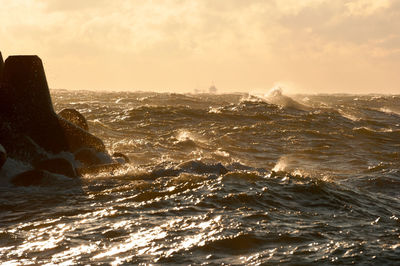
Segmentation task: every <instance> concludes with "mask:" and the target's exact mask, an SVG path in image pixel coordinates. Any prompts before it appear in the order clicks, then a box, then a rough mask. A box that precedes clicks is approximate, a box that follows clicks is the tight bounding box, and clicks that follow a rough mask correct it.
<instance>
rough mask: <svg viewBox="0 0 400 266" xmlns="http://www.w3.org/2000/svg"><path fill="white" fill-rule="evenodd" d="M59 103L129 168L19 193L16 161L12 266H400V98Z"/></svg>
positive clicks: (116, 97) (180, 97) (4, 206)
mask: <svg viewBox="0 0 400 266" xmlns="http://www.w3.org/2000/svg"><path fill="white" fill-rule="evenodd" d="M51 94H52V99H53V104H54V106H55V109H56V110H58V111H60V110H61V109H63V108H75V109H77V110H78V111H80V112H81V113H82V114H83V115H84V116H85V117H86V118H87V120H88V122H89V127H90V131H91V132H92V133H93V134H95V135H96V136H98V137H100V138H101V139H103V140H104V142H105V144H106V146H107V148H108V150H109V151H110V152H114V151H118V152H122V153H124V154H126V155H127V156H128V157H129V158H130V160H131V162H130V163H129V164H126V165H124V166H123V167H122V168H121V169H119V170H116V171H113V172H103V173H99V174H96V175H85V176H83V177H82V178H80V179H79V180H71V179H68V178H65V177H63V176H57V175H54V176H53V179H52V180H49V182H48V183H46V184H43V185H40V186H31V187H15V186H13V185H11V184H10V183H9V182H8V180H9V178H10V177H11V176H13V175H14V174H16V173H18V172H22V171H24V170H26V169H30V168H31V166H30V165H26V164H23V163H22V162H19V161H16V160H8V161H7V163H6V165H5V166H4V167H3V169H2V170H1V172H0V177H1V180H0V261H1V263H2V264H5V265H7V264H8V265H13V264H14V265H22V264H25V265H29V264H41V265H46V264H48V265H50V264H61V265H71V264H101V265H103V264H111V265H120V264H125V265H130V264H141V263H143V264H145V263H146V264H147V263H150V264H162V265H165V264H195V265H197V264H205V265H208V264H211V265H215V264H228V265H229V264H232V265H238V264H246V265H251V264H252V265H260V264H278V263H282V264H309V263H315V264H318V265H320V264H339V265H342V264H353V263H355V264H376V265H382V264H386V265H391V264H392V265H395V264H398V263H399V261H400V220H399V218H400V154H399V152H400V96H399V95H397V96H396V95H395V96H382V95H296V96H293V97H288V96H285V95H284V94H282V92H281V91H280V90H274V91H272V92H270V93H268V94H266V95H250V94H225V95H212V94H160V93H147V92H90V91H64V90H54V91H52V92H51ZM64 156H69V155H68V154H64Z"/></svg>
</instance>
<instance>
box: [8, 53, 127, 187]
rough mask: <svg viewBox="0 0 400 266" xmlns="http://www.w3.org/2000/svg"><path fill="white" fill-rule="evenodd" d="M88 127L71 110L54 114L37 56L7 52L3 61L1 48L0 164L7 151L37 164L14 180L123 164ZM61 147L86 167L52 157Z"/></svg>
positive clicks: (23, 182)
mask: <svg viewBox="0 0 400 266" xmlns="http://www.w3.org/2000/svg"><path fill="white" fill-rule="evenodd" d="M88 129H89V127H88V124H87V121H86V119H85V117H84V116H83V115H82V114H80V113H79V112H78V111H77V110H75V109H64V110H62V111H61V112H60V113H59V114H56V113H55V111H54V108H53V103H52V100H51V96H50V91H49V87H48V84H47V79H46V75H45V72H44V68H43V63H42V60H41V59H40V58H39V57H38V56H35V55H17V56H9V57H8V58H7V59H6V61H5V62H4V63H3V59H2V55H1V52H0V140H1V145H0V169H1V167H2V165H3V164H4V162H5V160H6V158H7V155H8V157H10V158H14V159H18V160H21V161H24V162H28V163H30V164H32V165H33V166H34V168H35V169H34V170H30V171H28V172H25V173H22V174H19V175H17V176H15V177H14V179H13V180H12V183H13V184H15V185H36V184H37V183H40V181H41V180H43V177H44V176H46V175H47V174H46V173H47V172H49V173H55V174H62V175H65V176H68V177H71V178H75V177H77V176H78V175H79V174H83V173H85V174H87V173H95V172H98V171H99V170H101V169H105V170H106V171H108V170H110V169H116V168H118V167H119V166H121V163H119V162H117V161H116V160H114V159H113V158H112V157H111V156H110V155H109V154H108V152H107V151H106V147H105V145H104V143H103V141H102V140H101V139H99V138H98V137H96V136H94V135H92V134H90V133H89V132H88ZM6 150H7V152H6ZM82 151H86V153H85V152H82ZM60 152H70V153H72V154H74V153H75V156H76V158H75V159H76V160H79V161H83V162H82V163H83V165H84V166H83V167H82V168H80V169H75V168H74V167H73V165H72V164H71V162H69V161H68V160H66V159H63V158H54V157H53V155H54V154H58V153H60ZM51 154H53V155H51ZM50 155H51V156H50ZM96 156H97V157H98V156H100V157H102V158H96ZM50 157H51V158H50ZM104 158H106V159H107V160H104ZM104 161H106V162H109V163H107V164H104Z"/></svg>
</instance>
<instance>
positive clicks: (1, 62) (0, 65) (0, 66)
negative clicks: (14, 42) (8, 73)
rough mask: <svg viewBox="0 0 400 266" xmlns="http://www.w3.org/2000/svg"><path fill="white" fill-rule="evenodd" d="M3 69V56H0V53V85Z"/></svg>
mask: <svg viewBox="0 0 400 266" xmlns="http://www.w3.org/2000/svg"><path fill="white" fill-rule="evenodd" d="M3 69H4V61H3V56H2V55H1V52H0V83H1V81H2V79H3Z"/></svg>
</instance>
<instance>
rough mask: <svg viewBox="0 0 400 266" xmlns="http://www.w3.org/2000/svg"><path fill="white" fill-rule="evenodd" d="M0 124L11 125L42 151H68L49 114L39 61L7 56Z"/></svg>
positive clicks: (0, 91)
mask: <svg viewBox="0 0 400 266" xmlns="http://www.w3.org/2000/svg"><path fill="white" fill-rule="evenodd" d="M0 112H1V113H2V115H3V117H2V119H1V121H0V122H4V120H8V121H11V122H12V127H13V128H14V130H15V131H16V132H18V133H20V134H23V135H26V136H29V137H30V138H31V139H32V140H33V141H34V142H35V143H37V144H38V145H39V146H41V147H43V148H44V149H45V150H47V151H50V152H54V153H58V152H61V151H67V150H69V147H68V142H67V139H66V136H65V134H64V130H63V128H62V127H61V126H60V123H59V119H58V116H57V115H56V113H55V112H54V110H53V104H52V102H51V98H50V92H49V88H48V85H47V80H46V76H45V73H44V69H43V64H42V61H41V60H40V58H39V57H37V56H10V57H8V58H7V60H6V62H5V64H4V69H3V83H2V84H1V85H0Z"/></svg>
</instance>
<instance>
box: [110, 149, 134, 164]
mask: <svg viewBox="0 0 400 266" xmlns="http://www.w3.org/2000/svg"><path fill="white" fill-rule="evenodd" d="M112 157H113V158H122V159H123V160H124V161H125V163H129V162H130V160H129V158H128V156H126V155H125V154H123V153H121V152H114V153H113V155H112Z"/></svg>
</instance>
